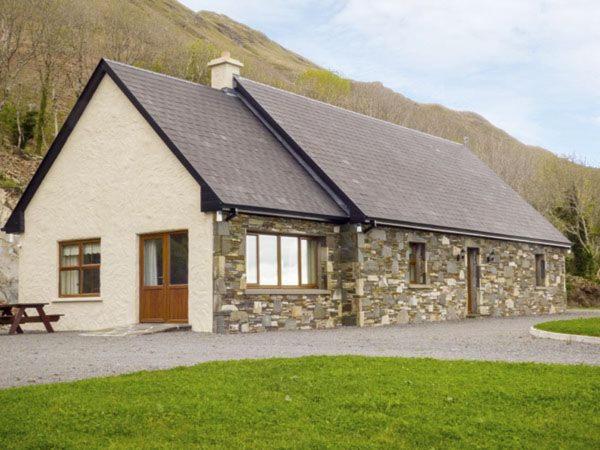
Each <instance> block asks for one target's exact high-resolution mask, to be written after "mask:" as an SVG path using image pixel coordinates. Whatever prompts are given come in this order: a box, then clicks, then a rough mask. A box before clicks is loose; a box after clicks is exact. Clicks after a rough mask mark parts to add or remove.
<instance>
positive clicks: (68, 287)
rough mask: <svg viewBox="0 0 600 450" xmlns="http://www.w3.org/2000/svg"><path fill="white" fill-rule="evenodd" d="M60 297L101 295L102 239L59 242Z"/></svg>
mask: <svg viewBox="0 0 600 450" xmlns="http://www.w3.org/2000/svg"><path fill="white" fill-rule="evenodd" d="M59 255H60V256H59V270H60V275H59V277H58V284H59V286H58V294H59V296H60V297H80V296H81V297H83V296H96V295H100V240H99V239H89V240H85V241H69V242H60V243H59Z"/></svg>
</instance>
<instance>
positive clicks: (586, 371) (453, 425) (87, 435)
mask: <svg viewBox="0 0 600 450" xmlns="http://www.w3.org/2000/svg"><path fill="white" fill-rule="evenodd" d="M157 357H158V356H157ZM0 402H1V404H2V417H3V419H2V420H1V421H0V447H1V448H17V447H18V448H58V447H60V448H167V447H169V448H189V447H220V448H239V447H244V448H249V447H250V448H266V447H276V448H322V447H329V448H350V447H353V448H358V447H360V448H367V447H368V448H376V447H379V448H384V447H394V448H416V447H420V448H423V447H425V448H481V447H486V448H490V447H494V448H521V449H522V448H567V447H568V448H598V447H599V445H600V368H599V367H593V366H562V365H542V364H508V363H493V362H466V361H436V360H431V359H402V358H367V357H348V356H343V357H307V358H299V359H270V360H245V361H229V362H212V363H207V364H201V365H198V366H194V367H188V368H177V369H172V370H166V371H157V372H139V373H135V374H130V375H123V376H117V377H110V378H98V379H91V380H86V381H80V382H75V383H64V384H54V385H40V386H32V387H23V388H15V389H8V390H4V391H0Z"/></svg>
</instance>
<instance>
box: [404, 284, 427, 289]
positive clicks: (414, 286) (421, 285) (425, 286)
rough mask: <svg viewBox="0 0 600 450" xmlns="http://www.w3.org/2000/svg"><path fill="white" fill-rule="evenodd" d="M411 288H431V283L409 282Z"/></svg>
mask: <svg viewBox="0 0 600 450" xmlns="http://www.w3.org/2000/svg"><path fill="white" fill-rule="evenodd" d="M408 288H409V289H431V285H430V284H409V285H408Z"/></svg>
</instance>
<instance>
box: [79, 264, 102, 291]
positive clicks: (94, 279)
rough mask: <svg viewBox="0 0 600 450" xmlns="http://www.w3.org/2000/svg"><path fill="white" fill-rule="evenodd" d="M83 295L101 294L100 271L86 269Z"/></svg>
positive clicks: (82, 283) (82, 289)
mask: <svg viewBox="0 0 600 450" xmlns="http://www.w3.org/2000/svg"><path fill="white" fill-rule="evenodd" d="M81 293H82V294H98V293H100V269H99V268H95V269H84V270H83V280H82V281H81Z"/></svg>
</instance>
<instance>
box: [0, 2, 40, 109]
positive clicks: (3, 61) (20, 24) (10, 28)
mask: <svg viewBox="0 0 600 450" xmlns="http://www.w3.org/2000/svg"><path fill="white" fill-rule="evenodd" d="M31 11H32V4H31V2H28V1H22V0H0V108H2V106H3V105H4V103H5V102H6V100H7V99H8V97H9V95H10V90H11V88H12V85H13V83H14V81H15V80H16V79H17V78H18V77H19V75H20V73H21V70H22V69H23V68H24V67H25V65H26V64H27V63H28V62H29V61H30V60H31V58H32V56H33V51H34V49H35V48H34V44H33V43H29V45H27V44H26V43H25V37H26V33H27V31H28V27H29V26H30V25H31V24H30V23H29V22H28V17H29V16H30V14H31Z"/></svg>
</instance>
